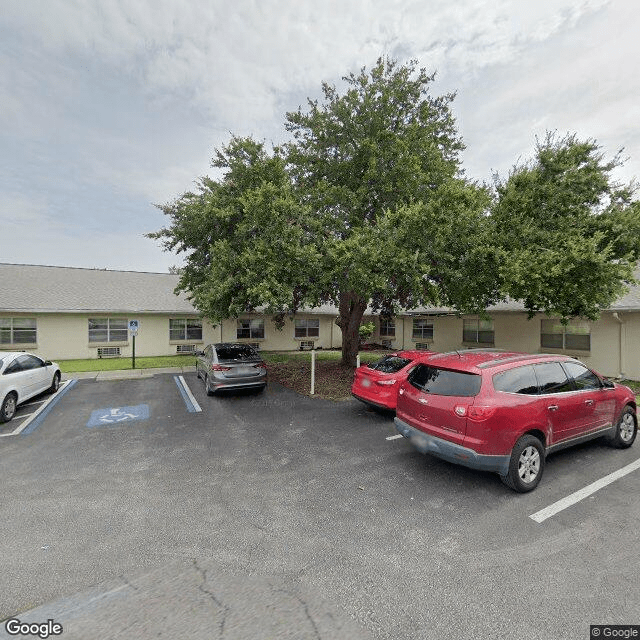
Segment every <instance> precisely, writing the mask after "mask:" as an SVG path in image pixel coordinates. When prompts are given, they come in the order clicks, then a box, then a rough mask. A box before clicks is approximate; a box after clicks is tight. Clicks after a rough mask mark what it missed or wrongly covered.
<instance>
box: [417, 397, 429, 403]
mask: <svg viewBox="0 0 640 640" xmlns="http://www.w3.org/2000/svg"><path fill="white" fill-rule="evenodd" d="M418 402H419V403H420V404H429V401H428V400H425V399H424V398H418Z"/></svg>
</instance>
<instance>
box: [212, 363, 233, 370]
mask: <svg viewBox="0 0 640 640" xmlns="http://www.w3.org/2000/svg"><path fill="white" fill-rule="evenodd" d="M211 371H231V367H223V366H222V365H221V364H212V365H211Z"/></svg>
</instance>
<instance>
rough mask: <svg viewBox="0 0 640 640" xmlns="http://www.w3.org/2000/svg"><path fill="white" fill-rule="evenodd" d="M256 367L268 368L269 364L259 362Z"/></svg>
mask: <svg viewBox="0 0 640 640" xmlns="http://www.w3.org/2000/svg"><path fill="white" fill-rule="evenodd" d="M253 366H254V367H255V368H256V369H266V368H267V365H266V364H265V363H264V362H258V363H257V364H254V365H253Z"/></svg>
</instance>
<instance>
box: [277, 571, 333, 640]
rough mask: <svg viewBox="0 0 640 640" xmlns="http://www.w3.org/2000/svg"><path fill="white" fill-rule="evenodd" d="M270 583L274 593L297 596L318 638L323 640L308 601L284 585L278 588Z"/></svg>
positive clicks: (291, 596)
mask: <svg viewBox="0 0 640 640" xmlns="http://www.w3.org/2000/svg"><path fill="white" fill-rule="evenodd" d="M268 584H269V586H270V587H271V590H272V591H273V592H274V593H284V594H286V595H288V596H289V597H290V598H295V599H296V600H297V601H298V602H299V603H300V604H301V605H302V610H303V611H304V614H305V616H306V617H307V620H308V621H309V623H310V624H311V627H312V629H313V632H314V634H315V636H316V638H318V640H322V636H321V635H320V630H319V629H318V627H317V626H316V623H315V620H314V619H313V618H312V617H311V614H310V613H309V606H308V605H307V603H306V602H305V601H304V600H303V599H302V598H301V597H300V596H299V595H298V594H297V593H291V592H290V591H287V590H286V589H283V588H282V587H278V588H276V587H275V586H274V585H273V584H271V583H270V582H269V583H268Z"/></svg>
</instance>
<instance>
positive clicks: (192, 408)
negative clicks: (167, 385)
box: [173, 376, 202, 413]
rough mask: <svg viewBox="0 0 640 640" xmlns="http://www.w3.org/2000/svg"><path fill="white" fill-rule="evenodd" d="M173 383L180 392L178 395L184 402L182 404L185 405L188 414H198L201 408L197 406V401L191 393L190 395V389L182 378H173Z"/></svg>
mask: <svg viewBox="0 0 640 640" xmlns="http://www.w3.org/2000/svg"><path fill="white" fill-rule="evenodd" d="M173 379H174V380H175V383H176V384H177V385H178V390H179V391H180V395H181V396H182V399H183V400H184V403H185V404H186V405H187V411H188V412H189V413H199V412H200V411H202V408H201V407H200V405H199V404H198V401H197V400H196V399H195V398H194V397H193V393H191V389H189V385H187V383H186V382H185V381H184V378H183V377H182V376H173Z"/></svg>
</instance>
